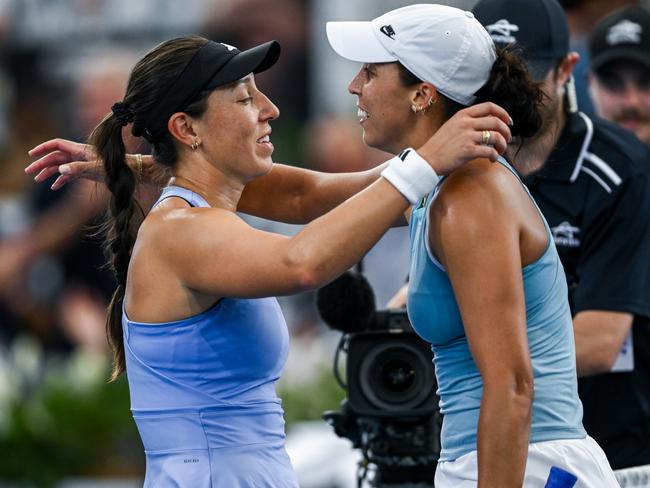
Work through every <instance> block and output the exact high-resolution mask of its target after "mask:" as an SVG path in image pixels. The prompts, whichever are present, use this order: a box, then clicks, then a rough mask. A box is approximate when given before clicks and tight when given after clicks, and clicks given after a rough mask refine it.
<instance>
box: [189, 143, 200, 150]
mask: <svg viewBox="0 0 650 488" xmlns="http://www.w3.org/2000/svg"><path fill="white" fill-rule="evenodd" d="M190 147H191V148H192V151H196V149H197V148H198V147H199V143H198V142H197V141H194V142H193V143H192V145H191V146H190Z"/></svg>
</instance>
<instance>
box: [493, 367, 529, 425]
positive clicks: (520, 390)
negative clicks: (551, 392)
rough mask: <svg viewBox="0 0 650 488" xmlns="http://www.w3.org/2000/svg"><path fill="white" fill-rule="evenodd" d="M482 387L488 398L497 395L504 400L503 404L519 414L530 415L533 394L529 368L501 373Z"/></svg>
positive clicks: (526, 416)
mask: <svg viewBox="0 0 650 488" xmlns="http://www.w3.org/2000/svg"><path fill="white" fill-rule="evenodd" d="M484 389H485V394H486V396H487V397H488V398H489V397H492V398H494V397H496V396H499V397H501V398H502V399H503V400H505V402H504V403H503V404H504V405H508V406H510V407H511V408H513V409H514V411H516V412H519V415H520V416H522V417H525V418H528V417H530V415H531V411H532V406H533V398H534V396H535V388H534V382H533V373H532V371H531V370H530V369H522V370H520V371H517V372H512V373H510V374H501V375H499V377H498V378H496V379H495V380H494V381H491V382H485V385H484ZM499 403H501V402H499Z"/></svg>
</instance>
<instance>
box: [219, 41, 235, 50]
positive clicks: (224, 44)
mask: <svg viewBox="0 0 650 488" xmlns="http://www.w3.org/2000/svg"><path fill="white" fill-rule="evenodd" d="M219 44H221V45H222V46H223V47H225V48H227V49H228V51H236V50H237V48H236V47H235V46H231V45H230V44H226V43H225V42H220V43H219Z"/></svg>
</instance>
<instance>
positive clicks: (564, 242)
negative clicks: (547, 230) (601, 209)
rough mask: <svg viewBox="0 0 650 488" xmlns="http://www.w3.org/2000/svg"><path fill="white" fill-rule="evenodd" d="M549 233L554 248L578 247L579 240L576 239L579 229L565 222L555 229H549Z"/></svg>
mask: <svg viewBox="0 0 650 488" xmlns="http://www.w3.org/2000/svg"><path fill="white" fill-rule="evenodd" d="M551 232H552V233H553V240H554V241H555V245H556V246H566V247H578V246H579V245H580V239H578V238H577V237H576V234H579V233H580V229H579V228H578V227H575V226H573V225H571V224H570V223H568V222H567V221H566V220H565V221H564V222H562V223H561V224H560V225H558V226H556V227H551Z"/></svg>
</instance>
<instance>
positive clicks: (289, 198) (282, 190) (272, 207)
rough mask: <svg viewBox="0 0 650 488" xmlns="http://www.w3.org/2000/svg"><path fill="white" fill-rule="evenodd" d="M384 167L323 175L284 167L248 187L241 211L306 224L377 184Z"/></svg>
mask: <svg viewBox="0 0 650 488" xmlns="http://www.w3.org/2000/svg"><path fill="white" fill-rule="evenodd" d="M384 167H385V165H384V164H382V165H380V166H377V167H376V168H373V169H371V170H368V171H363V172H357V173H320V172H317V171H310V170H305V169H301V168H294V167H290V166H285V165H282V164H275V165H274V167H273V169H272V170H271V172H270V173H269V174H268V175H266V176H263V177H261V178H259V179H257V180H255V181H252V182H250V183H249V184H248V185H246V188H245V189H244V192H243V193H242V196H241V199H240V201H239V206H238V208H237V210H239V211H241V212H244V213H248V214H251V215H256V216H258V217H262V218H266V219H270V220H276V221H279V222H287V223H292V224H306V223H308V222H311V221H312V220H314V219H315V218H318V217H320V216H322V215H324V214H326V213H327V212H329V211H330V210H332V209H333V208H335V207H337V206H338V205H340V204H341V203H343V202H344V201H346V200H347V199H348V198H350V197H352V196H353V195H355V194H357V193H359V192H360V191H361V190H363V189H364V188H367V187H368V186H369V185H370V184H372V183H373V182H375V181H377V179H378V178H379V176H380V173H381V170H382V169H383V168H384Z"/></svg>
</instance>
